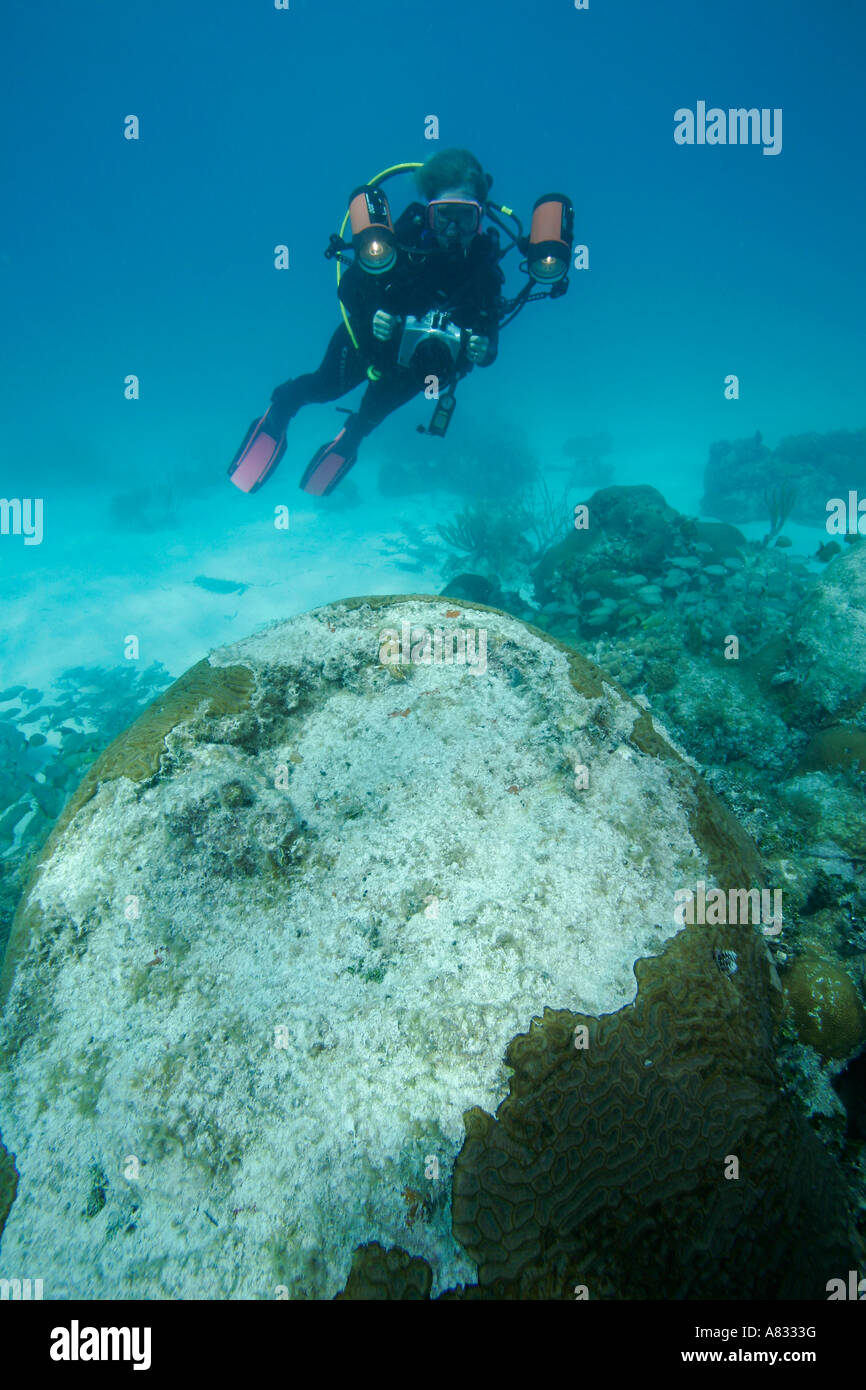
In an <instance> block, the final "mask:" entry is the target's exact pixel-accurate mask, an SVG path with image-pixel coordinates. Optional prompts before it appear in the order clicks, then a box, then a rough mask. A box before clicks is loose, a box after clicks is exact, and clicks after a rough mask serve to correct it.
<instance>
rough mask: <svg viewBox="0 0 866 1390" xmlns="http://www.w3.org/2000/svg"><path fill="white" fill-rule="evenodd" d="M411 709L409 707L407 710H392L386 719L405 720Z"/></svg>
mask: <svg viewBox="0 0 866 1390" xmlns="http://www.w3.org/2000/svg"><path fill="white" fill-rule="evenodd" d="M411 708H412V706H411V705H410V706H409V708H408V709H392V711H391V713H390V714H389V715H388V718H389V719H405V718H406V715H407V714H408V713H409V711H410V710H411Z"/></svg>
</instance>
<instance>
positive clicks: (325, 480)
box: [300, 428, 358, 497]
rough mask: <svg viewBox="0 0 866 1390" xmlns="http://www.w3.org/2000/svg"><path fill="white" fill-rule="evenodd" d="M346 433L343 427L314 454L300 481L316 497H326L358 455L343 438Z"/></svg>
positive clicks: (343, 476) (305, 490) (305, 489)
mask: <svg viewBox="0 0 866 1390" xmlns="http://www.w3.org/2000/svg"><path fill="white" fill-rule="evenodd" d="M345 433H346V430H345V428H343V429H341V430H340V433H339V434H338V435H337V438H336V439H332V440H331V441H330V443H328V444H323V445H322V447H321V449H319V450H318V451H317V453H315V454H314V455H313V458H312V460H311V461H310V465H309V467H308V468H307V471H306V473H305V474H304V476H303V478H302V479H301V481H300V487H302V488H303V490H304V492H310V493H312V494H313V496H314V497H326V496H327V494H328V493H329V492H333V491H334V488H335V487H336V486H337V484H338V483H339V482H340V480H341V479H342V478H345V476H346V474H347V473H348V471H349V469H350V468H351V467H352V464H353V463H354V462H355V460H356V459H357V457H358V455H357V453H355V452H353V446H352V445H351V444H348V443H347V442H346V441H345V440H344V439H343V436H344V435H345Z"/></svg>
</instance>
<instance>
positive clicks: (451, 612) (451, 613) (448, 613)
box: [445, 608, 460, 618]
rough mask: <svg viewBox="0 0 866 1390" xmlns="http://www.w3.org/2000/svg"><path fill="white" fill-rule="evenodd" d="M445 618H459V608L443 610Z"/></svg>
mask: <svg viewBox="0 0 866 1390" xmlns="http://www.w3.org/2000/svg"><path fill="white" fill-rule="evenodd" d="M445 617H446V618H459V617H460V609H459V608H447V609H446V610H445Z"/></svg>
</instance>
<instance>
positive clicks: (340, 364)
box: [271, 323, 366, 427]
mask: <svg viewBox="0 0 866 1390" xmlns="http://www.w3.org/2000/svg"><path fill="white" fill-rule="evenodd" d="M365 375H366V369H365V366H364V363H363V361H362V358H361V354H360V352H358V350H357V348H356V347H355V346H354V344H353V342H352V339H351V338H350V337H349V333H348V330H347V329H346V325H345V324H344V323H341V324H340V325H339V327H338V328H337V329H336V331H335V332H334V334H333V336H332V338H331V341H330V342H329V344H328V346H327V348H326V350H325V355H324V357H323V358H322V361H321V364H320V365H319V367H318V368H317V369H316V371H314V372H305V373H304V375H303V376H296V377H292V378H290V380H289V381H284V382H283V384H282V385H281V386H278V387H277V388H276V390H275V391H274V392H273V393H272V395H271V402H272V408H273V411H274V415H275V416H276V417H277V420H278V421H279V423H280V424H281V425H282V426H283V427H285V425H287V424H288V423H289V421H290V420H291V419H292V417H293V416H294V415H296V414H297V412H298V411H299V410H300V409H301V406H303V405H311V404H313V403H317V404H321V403H323V402H324V401H335V400H337V399H338V398H339V397H340V396H344V395H345V394H346V392H347V391H351V390H353V388H354V387H356V386H359V385H360V384H361V382H362V381H363V380H364V377H365Z"/></svg>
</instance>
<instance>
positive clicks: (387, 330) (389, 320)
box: [373, 309, 400, 343]
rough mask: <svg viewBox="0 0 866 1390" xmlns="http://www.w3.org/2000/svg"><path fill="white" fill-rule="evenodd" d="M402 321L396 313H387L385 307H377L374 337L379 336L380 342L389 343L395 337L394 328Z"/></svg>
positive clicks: (374, 317) (374, 319)
mask: <svg viewBox="0 0 866 1390" xmlns="http://www.w3.org/2000/svg"><path fill="white" fill-rule="evenodd" d="M399 322H400V320H399V318H397V317H396V315H394V314H386V313H385V310H384V309H377V310H376V312H375V314H374V315H373V337H374V338H378V339H379V342H380V343H387V342H388V339H389V338H391V337H393V334H394V329H395V328H396V327H397V324H398V323H399Z"/></svg>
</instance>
